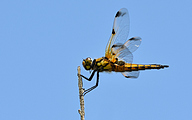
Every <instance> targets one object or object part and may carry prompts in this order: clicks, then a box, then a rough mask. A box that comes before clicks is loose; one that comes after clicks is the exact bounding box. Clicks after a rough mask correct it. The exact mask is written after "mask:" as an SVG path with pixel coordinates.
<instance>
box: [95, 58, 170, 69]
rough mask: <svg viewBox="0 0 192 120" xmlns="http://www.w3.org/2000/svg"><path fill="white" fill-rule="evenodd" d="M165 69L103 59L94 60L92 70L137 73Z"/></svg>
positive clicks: (162, 66)
mask: <svg viewBox="0 0 192 120" xmlns="http://www.w3.org/2000/svg"><path fill="white" fill-rule="evenodd" d="M164 67H167V66H166V65H158V64H149V65H143V64H131V63H125V62H124V61H118V60H116V61H114V62H112V61H111V60H108V59H107V58H105V57H102V58H98V59H96V62H95V65H94V67H93V70H94V69H99V72H103V71H106V72H111V71H115V72H126V71H127V72H131V71H139V70H146V69H161V68H164Z"/></svg>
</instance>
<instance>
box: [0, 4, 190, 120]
mask: <svg viewBox="0 0 192 120" xmlns="http://www.w3.org/2000/svg"><path fill="white" fill-rule="evenodd" d="M191 5H192V1H191V0H182V1H181V0H180V1H179V0H158V1H154V0H143V1H142V0H116V1H114V0H112V1H103V0H97V1H88V0H86V1H73V0H70V1H64V0H54V1H50V0H12V1H11V0H2V1H1V2H0V120H79V119H80V116H79V113H78V109H79V108H80V105H79V104H80V103H79V96H78V84H77V83H78V80H77V66H79V65H80V66H81V71H82V74H83V75H85V76H89V75H90V73H89V72H88V71H85V70H84V69H83V67H82V59H83V58H86V57H92V58H99V57H102V56H104V52H105V46H106V44H107V42H108V39H109V37H110V34H111V29H112V24H113V20H114V16H115V14H116V12H117V11H118V10H119V9H121V8H127V9H128V11H129V16H130V32H129V38H130V37H134V36H140V37H141V38H142V43H141V46H140V48H139V49H138V50H137V51H136V52H134V59H133V63H142V64H148V63H149V64H152V63H161V64H166V65H167V64H168V65H169V66H170V67H169V68H168V69H164V70H150V71H149V70H147V71H142V72H141V73H140V76H139V78H138V79H136V80H130V79H127V78H124V76H122V75H121V74H120V73H110V74H109V73H101V74H100V82H99V87H98V88H96V89H95V90H94V91H92V92H91V93H89V94H87V95H86V96H85V112H86V114H85V120H191V119H192V87H191V86H192V77H191V74H192V73H191V72H192V70H191V68H192V63H191V61H192V58H191V57H192V53H191V52H192V49H191V44H192V42H191V41H192V40H191V39H192V38H191V36H192V7H191ZM93 85H95V77H94V79H93V81H91V82H88V81H86V80H84V87H85V88H89V87H91V86H93Z"/></svg>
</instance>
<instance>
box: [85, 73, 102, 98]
mask: <svg viewBox="0 0 192 120" xmlns="http://www.w3.org/2000/svg"><path fill="white" fill-rule="evenodd" d="M98 84H99V71H97V81H96V84H95V85H94V86H93V87H90V88H89V89H87V90H85V91H84V93H83V95H85V94H87V93H88V92H90V91H92V90H93V89H95V88H96V87H97V86H98Z"/></svg>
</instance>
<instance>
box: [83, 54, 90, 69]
mask: <svg viewBox="0 0 192 120" xmlns="http://www.w3.org/2000/svg"><path fill="white" fill-rule="evenodd" d="M82 64H83V67H84V68H85V69H86V70H90V69H91V64H92V59H91V58H90V57H88V58H86V59H83V62H82Z"/></svg>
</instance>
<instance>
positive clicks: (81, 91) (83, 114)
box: [77, 66, 85, 120]
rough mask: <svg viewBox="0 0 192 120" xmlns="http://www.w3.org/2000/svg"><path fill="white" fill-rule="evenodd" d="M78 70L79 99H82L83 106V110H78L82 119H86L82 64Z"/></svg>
mask: <svg viewBox="0 0 192 120" xmlns="http://www.w3.org/2000/svg"><path fill="white" fill-rule="evenodd" d="M77 70H78V86H79V99H80V107H81V110H80V109H79V110H78V112H79V114H80V116H81V120H84V119H85V111H84V96H83V93H84V89H83V88H82V87H83V82H82V78H81V76H80V74H81V68H80V66H78V68H77Z"/></svg>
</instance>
